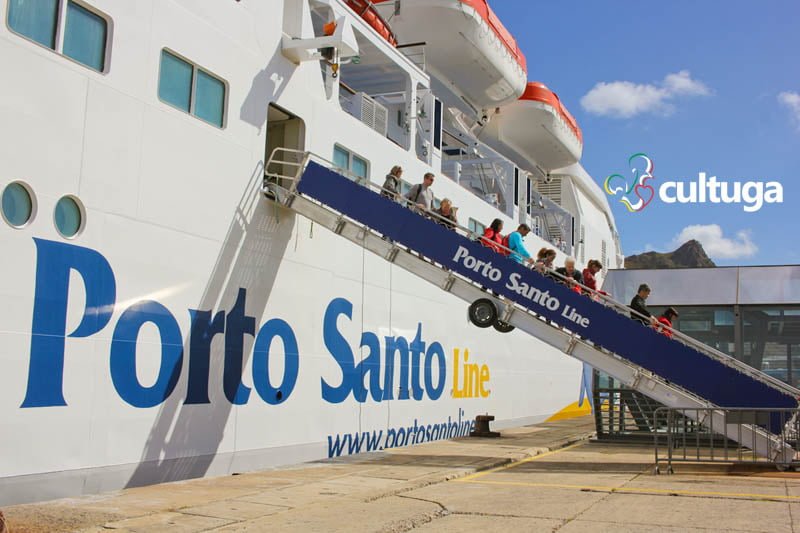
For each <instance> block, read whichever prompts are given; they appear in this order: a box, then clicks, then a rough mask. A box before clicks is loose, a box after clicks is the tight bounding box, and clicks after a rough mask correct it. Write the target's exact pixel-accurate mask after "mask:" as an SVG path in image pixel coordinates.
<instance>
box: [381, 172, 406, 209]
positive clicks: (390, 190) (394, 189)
mask: <svg viewBox="0 0 800 533" xmlns="http://www.w3.org/2000/svg"><path fill="white" fill-rule="evenodd" d="M402 176H403V168H402V167H401V166H400V165H395V166H393V167H392V170H390V171H389V173H388V174H386V180H385V181H384V182H383V188H382V190H381V196H385V197H387V198H391V199H392V200H396V199H398V198H399V197H400V178H401V177H402Z"/></svg>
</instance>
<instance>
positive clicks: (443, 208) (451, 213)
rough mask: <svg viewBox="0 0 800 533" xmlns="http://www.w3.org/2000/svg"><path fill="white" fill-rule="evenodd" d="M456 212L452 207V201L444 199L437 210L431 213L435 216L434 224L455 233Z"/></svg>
mask: <svg viewBox="0 0 800 533" xmlns="http://www.w3.org/2000/svg"><path fill="white" fill-rule="evenodd" d="M457 211H458V208H457V207H453V202H452V200H450V198H445V199H444V200H442V203H441V204H439V207H438V209H434V210H433V213H434V214H435V215H436V222H438V223H439V224H441V225H442V226H445V227H446V228H449V229H451V230H454V231H455V229H456V226H458V218H457V217H456V212H457Z"/></svg>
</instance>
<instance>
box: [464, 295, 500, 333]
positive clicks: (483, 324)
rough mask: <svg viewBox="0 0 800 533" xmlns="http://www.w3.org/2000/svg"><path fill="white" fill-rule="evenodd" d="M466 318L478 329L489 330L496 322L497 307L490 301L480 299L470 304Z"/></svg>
mask: <svg viewBox="0 0 800 533" xmlns="http://www.w3.org/2000/svg"><path fill="white" fill-rule="evenodd" d="M467 316H468V317H469V321H470V322H472V323H473V324H475V325H476V326H478V327H479V328H490V327H492V326H493V325H494V324H495V323H496V322H497V307H495V305H494V303H493V302H492V301H491V300H490V299H488V298H480V299H478V300H475V301H474V302H472V304H470V306H469V310H468V311H467Z"/></svg>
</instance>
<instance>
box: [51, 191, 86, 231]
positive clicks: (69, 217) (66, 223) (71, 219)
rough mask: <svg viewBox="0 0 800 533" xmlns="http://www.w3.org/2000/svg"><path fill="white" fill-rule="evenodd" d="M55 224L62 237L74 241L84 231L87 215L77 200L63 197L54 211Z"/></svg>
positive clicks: (71, 197)
mask: <svg viewBox="0 0 800 533" xmlns="http://www.w3.org/2000/svg"><path fill="white" fill-rule="evenodd" d="M53 222H54V223H55V225H56V230H58V233H60V234H61V236H62V237H64V238H65V239H73V238H75V237H77V236H78V234H80V232H81V231H82V230H83V227H84V225H85V222H86V213H85V211H84V209H83V206H82V205H81V203H80V202H79V201H78V199H77V198H75V197H74V196H62V197H61V199H60V200H59V201H58V203H56V208H55V210H54V211H53Z"/></svg>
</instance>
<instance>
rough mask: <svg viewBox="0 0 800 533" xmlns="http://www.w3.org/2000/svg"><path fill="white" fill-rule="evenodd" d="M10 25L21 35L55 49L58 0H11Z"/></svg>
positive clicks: (9, 8)
mask: <svg viewBox="0 0 800 533" xmlns="http://www.w3.org/2000/svg"><path fill="white" fill-rule="evenodd" d="M8 26H9V27H10V28H11V29H12V30H13V31H15V32H17V33H19V34H20V35H22V36H24V37H27V38H28V39H31V40H32V41H36V42H37V43H39V44H41V45H43V46H46V47H48V48H51V49H53V50H55V49H56V28H57V27H58V0H9V3H8Z"/></svg>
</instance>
